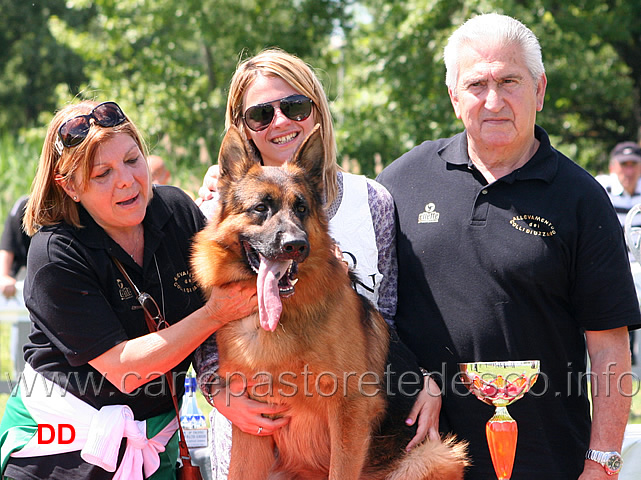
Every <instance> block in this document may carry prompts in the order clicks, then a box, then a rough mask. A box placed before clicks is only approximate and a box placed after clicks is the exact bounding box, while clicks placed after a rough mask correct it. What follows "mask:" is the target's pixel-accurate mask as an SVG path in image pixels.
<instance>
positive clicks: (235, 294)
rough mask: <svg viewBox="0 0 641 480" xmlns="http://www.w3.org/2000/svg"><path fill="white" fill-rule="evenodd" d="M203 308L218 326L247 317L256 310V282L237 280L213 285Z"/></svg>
mask: <svg viewBox="0 0 641 480" xmlns="http://www.w3.org/2000/svg"><path fill="white" fill-rule="evenodd" d="M203 308H205V309H206V311H207V314H208V315H209V317H210V318H211V319H213V320H215V321H217V322H218V323H219V326H223V325H224V324H226V323H228V322H230V321H232V320H238V319H240V318H245V317H248V316H249V315H251V314H252V313H256V312H257V311H258V297H257V294H256V283H255V282H248V283H240V282H238V283H230V284H227V285H224V286H222V287H213V288H212V290H211V294H210V296H209V300H207V303H206V304H205V306H204V307H203Z"/></svg>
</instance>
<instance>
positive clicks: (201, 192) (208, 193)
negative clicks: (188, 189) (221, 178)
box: [196, 165, 220, 206]
mask: <svg viewBox="0 0 641 480" xmlns="http://www.w3.org/2000/svg"><path fill="white" fill-rule="evenodd" d="M219 172H220V169H219V167H218V165H212V166H211V167H209V168H208V169H207V173H206V174H205V178H203V185H202V186H201V187H200V188H199V189H198V198H197V199H196V205H198V206H200V205H201V204H202V203H203V202H204V201H207V200H211V199H212V198H214V194H213V192H216V191H217V185H218V175H219Z"/></svg>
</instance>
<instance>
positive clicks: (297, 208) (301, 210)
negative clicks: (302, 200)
mask: <svg viewBox="0 0 641 480" xmlns="http://www.w3.org/2000/svg"><path fill="white" fill-rule="evenodd" d="M296 210H298V213H305V212H306V211H307V207H306V206H305V205H299V206H298V207H296Z"/></svg>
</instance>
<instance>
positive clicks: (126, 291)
mask: <svg viewBox="0 0 641 480" xmlns="http://www.w3.org/2000/svg"><path fill="white" fill-rule="evenodd" d="M116 285H118V294H119V295H120V300H129V299H130V298H134V294H133V292H132V291H131V288H129V287H128V286H126V285H125V284H124V283H122V280H120V279H119V278H117V279H116Z"/></svg>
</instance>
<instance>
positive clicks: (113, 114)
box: [58, 102, 127, 147]
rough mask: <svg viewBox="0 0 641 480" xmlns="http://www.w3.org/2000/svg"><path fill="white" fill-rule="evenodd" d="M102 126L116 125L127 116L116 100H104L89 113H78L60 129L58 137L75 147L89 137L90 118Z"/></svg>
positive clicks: (66, 145) (67, 144) (64, 142)
mask: <svg viewBox="0 0 641 480" xmlns="http://www.w3.org/2000/svg"><path fill="white" fill-rule="evenodd" d="M92 118H93V120H94V122H95V123H96V124H97V125H100V126H101V127H115V126H116V125H120V124H121V123H123V122H124V121H125V120H127V117H126V116H125V114H124V113H123V112H122V110H121V108H120V107H119V106H118V104H117V103H115V102H104V103H101V104H100V105H98V106H96V107H95V108H94V109H93V110H92V111H91V112H89V114H88V115H78V116H77V117H73V118H70V119H69V120H67V121H66V122H64V123H63V124H62V125H60V128H59V129H58V138H59V139H60V141H61V142H62V144H63V145H64V146H65V147H75V146H76V145H79V144H80V143H82V141H83V140H84V139H85V138H87V135H88V133H89V127H90V126H91V123H90V120H91V119H92Z"/></svg>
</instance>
